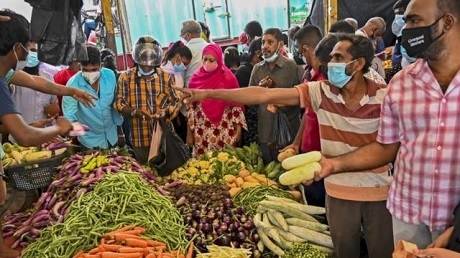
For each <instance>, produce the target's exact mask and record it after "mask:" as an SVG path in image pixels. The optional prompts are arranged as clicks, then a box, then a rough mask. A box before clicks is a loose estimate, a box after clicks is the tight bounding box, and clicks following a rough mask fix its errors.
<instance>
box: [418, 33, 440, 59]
mask: <svg viewBox="0 0 460 258" xmlns="http://www.w3.org/2000/svg"><path fill="white" fill-rule="evenodd" d="M432 35H434V38H435V40H434V41H433V42H432V43H431V45H430V46H429V47H428V49H427V50H425V51H423V52H422V53H420V54H419V55H418V56H417V57H418V58H423V59H428V60H438V59H440V58H441V57H442V56H443V55H444V53H445V49H446V47H445V44H444V40H443V36H444V32H442V31H441V32H440V30H439V29H438V28H437V27H436V28H434V29H433V31H432Z"/></svg>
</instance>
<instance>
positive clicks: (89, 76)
mask: <svg viewBox="0 0 460 258" xmlns="http://www.w3.org/2000/svg"><path fill="white" fill-rule="evenodd" d="M81 75H82V76H83V78H84V79H85V80H86V81H87V82H88V83H89V84H93V83H95V82H97V80H99V77H100V76H101V71H96V72H83V71H82V72H81Z"/></svg>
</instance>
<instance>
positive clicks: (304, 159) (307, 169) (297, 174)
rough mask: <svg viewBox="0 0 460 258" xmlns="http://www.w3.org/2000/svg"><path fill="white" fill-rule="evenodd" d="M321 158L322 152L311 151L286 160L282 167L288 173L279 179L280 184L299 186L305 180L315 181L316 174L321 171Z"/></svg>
mask: <svg viewBox="0 0 460 258" xmlns="http://www.w3.org/2000/svg"><path fill="white" fill-rule="evenodd" d="M321 157H322V154H321V152H319V151H310V152H307V153H303V154H299V155H295V156H292V157H289V158H287V159H285V160H284V161H283V163H282V166H283V168H284V169H285V170H287V171H286V172H285V173H283V174H282V175H281V176H280V177H279V182H280V184H282V185H297V184H300V183H302V182H303V181H305V180H311V179H313V178H314V177H315V172H316V171H321V165H320V164H319V161H320V160H321Z"/></svg>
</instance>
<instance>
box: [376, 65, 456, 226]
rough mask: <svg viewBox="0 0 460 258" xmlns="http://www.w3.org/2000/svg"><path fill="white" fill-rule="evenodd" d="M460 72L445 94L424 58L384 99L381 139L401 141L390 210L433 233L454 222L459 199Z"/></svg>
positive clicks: (398, 77)
mask: <svg viewBox="0 0 460 258" xmlns="http://www.w3.org/2000/svg"><path fill="white" fill-rule="evenodd" d="M459 133H460V73H457V75H456V76H455V78H454V79H453V80H452V82H451V84H450V85H449V87H448V88H447V91H446V92H445V93H443V92H442V90H441V87H440V85H439V83H438V82H437V81H436V79H435V77H434V75H433V73H432V72H431V70H430V68H429V66H428V63H427V62H426V61H425V60H418V61H417V62H415V63H414V64H412V65H411V66H409V67H407V68H406V69H404V70H402V71H401V72H400V73H398V74H396V75H395V76H394V77H393V79H392V80H391V82H390V84H389V86H388V89H387V95H386V96H385V99H384V102H383V105H382V113H381V121H380V128H379V133H378V137H377V141H378V142H380V143H384V144H391V143H396V142H400V143H401V147H400V148H399V151H398V155H397V158H396V162H395V175H394V179H393V182H392V184H391V188H390V192H389V199H388V204H387V206H388V209H389V210H390V212H391V214H392V215H393V216H395V217H396V218H398V219H400V220H402V221H404V222H406V223H411V224H422V223H423V224H425V225H427V226H428V227H429V228H430V230H431V231H437V230H444V229H445V228H446V227H448V226H449V225H451V224H452V219H453V215H452V214H453V211H454V208H455V206H456V205H457V204H458V202H459V201H460V141H459V139H458V138H457V139H456V137H459Z"/></svg>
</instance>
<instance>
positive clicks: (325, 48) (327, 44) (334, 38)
mask: <svg viewBox="0 0 460 258" xmlns="http://www.w3.org/2000/svg"><path fill="white" fill-rule="evenodd" d="M337 42H339V36H338V34H337V33H329V34H327V35H326V36H325V37H324V38H323V39H322V40H321V41H320V42H319V43H318V45H317V46H316V48H315V56H316V58H318V60H319V61H320V62H321V63H329V61H331V52H332V49H334V46H335V45H336V44H337Z"/></svg>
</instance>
